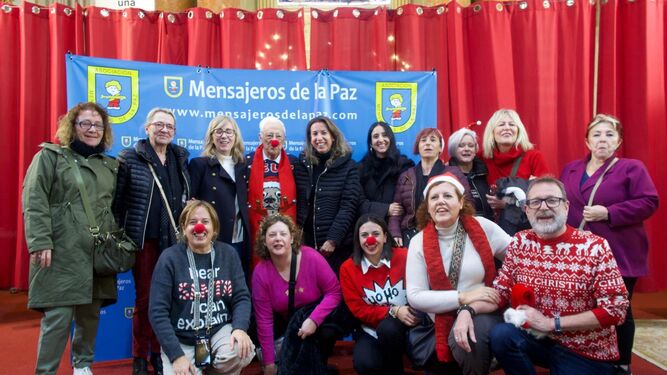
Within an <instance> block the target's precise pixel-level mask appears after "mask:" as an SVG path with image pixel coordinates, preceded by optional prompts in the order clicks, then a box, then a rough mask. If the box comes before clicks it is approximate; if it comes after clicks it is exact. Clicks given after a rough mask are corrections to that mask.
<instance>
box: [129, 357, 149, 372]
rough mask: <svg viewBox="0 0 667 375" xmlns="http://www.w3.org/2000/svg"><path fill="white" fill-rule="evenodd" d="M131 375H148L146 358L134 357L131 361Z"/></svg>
mask: <svg viewBox="0 0 667 375" xmlns="http://www.w3.org/2000/svg"><path fill="white" fill-rule="evenodd" d="M132 375H148V362H146V358H140V357H134V360H133V361H132Z"/></svg>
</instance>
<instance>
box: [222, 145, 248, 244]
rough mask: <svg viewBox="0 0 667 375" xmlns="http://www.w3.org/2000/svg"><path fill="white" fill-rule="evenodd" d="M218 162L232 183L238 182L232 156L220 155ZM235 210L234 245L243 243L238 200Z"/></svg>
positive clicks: (235, 202) (235, 203)
mask: <svg viewBox="0 0 667 375" xmlns="http://www.w3.org/2000/svg"><path fill="white" fill-rule="evenodd" d="M218 161H219V162H220V165H221V166H222V169H224V170H225V172H227V174H228V175H229V177H231V179H232V181H234V182H236V173H234V166H235V165H236V164H235V163H234V159H233V158H232V156H231V155H230V156H227V155H218ZM234 209H235V211H234V212H235V213H236V214H235V216H236V220H234V228H233V229H232V243H238V242H241V241H243V223H242V221H241V220H242V219H241V215H240V214H239V200H238V198H237V199H236V200H234Z"/></svg>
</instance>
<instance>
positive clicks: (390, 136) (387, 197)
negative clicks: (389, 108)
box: [359, 122, 415, 220]
mask: <svg viewBox="0 0 667 375" xmlns="http://www.w3.org/2000/svg"><path fill="white" fill-rule="evenodd" d="M366 144H367V145H368V152H367V153H366V155H365V156H364V157H363V159H361V161H360V162H359V180H360V182H361V189H362V194H363V195H362V197H361V205H360V206H359V215H363V214H373V215H375V216H377V217H381V218H384V219H385V220H386V219H387V217H388V216H396V215H402V214H403V206H401V205H400V204H399V203H396V202H394V190H395V189H396V182H397V181H398V176H399V175H400V174H401V173H403V171H405V170H406V169H408V168H410V167H413V166H414V165H415V163H414V162H413V161H412V160H410V159H408V157H407V156H405V155H401V154H400V152H399V151H398V147H396V137H395V136H394V132H393V131H392V130H391V127H390V126H389V125H388V124H387V123H386V122H376V123H373V124H372V125H371V126H370V128H368V136H367V138H366Z"/></svg>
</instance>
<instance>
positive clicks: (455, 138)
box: [447, 128, 479, 158]
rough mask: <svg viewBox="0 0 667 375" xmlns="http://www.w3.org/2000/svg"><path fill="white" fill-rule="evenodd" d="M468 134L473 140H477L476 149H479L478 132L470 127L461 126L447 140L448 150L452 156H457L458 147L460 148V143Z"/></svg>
mask: <svg viewBox="0 0 667 375" xmlns="http://www.w3.org/2000/svg"><path fill="white" fill-rule="evenodd" d="M466 135H469V136H471V137H472V140H473V141H474V142H475V151H477V150H478V149H479V144H478V143H477V133H475V132H474V131H472V130H470V129H468V128H461V129H459V130H457V131H455V132H454V133H452V135H450V136H449V139H448V140H447V144H448V146H447V152H449V157H450V158H455V157H456V149H457V148H459V144H460V143H461V141H462V140H463V137H465V136H466Z"/></svg>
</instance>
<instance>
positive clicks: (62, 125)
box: [55, 102, 113, 150]
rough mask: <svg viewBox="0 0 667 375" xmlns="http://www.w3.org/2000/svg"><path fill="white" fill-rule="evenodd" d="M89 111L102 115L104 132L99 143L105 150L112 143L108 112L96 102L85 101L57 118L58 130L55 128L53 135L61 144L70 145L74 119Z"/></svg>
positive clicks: (74, 131)
mask: <svg viewBox="0 0 667 375" xmlns="http://www.w3.org/2000/svg"><path fill="white" fill-rule="evenodd" d="M83 111H91V112H97V114H99V115H100V117H102V124H104V133H103V134H102V141H101V142H100V144H101V145H103V146H104V149H105V150H108V149H110V148H111V144H112V143H113V134H112V133H111V124H110V123H109V114H108V113H107V111H106V110H105V109H104V108H103V107H102V106H100V105H99V104H97V103H94V102H85V103H79V104H77V105H75V106H74V107H72V108H70V110H69V111H68V112H67V113H66V114H65V115H63V116H62V117H60V119H59V120H58V130H56V135H55V137H56V138H57V139H58V142H59V143H60V144H61V145H63V146H68V145H70V144H71V143H72V142H73V141H74V139H75V138H76V129H75V128H74V127H75V126H76V119H77V117H79V115H80V114H81V112H83Z"/></svg>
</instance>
